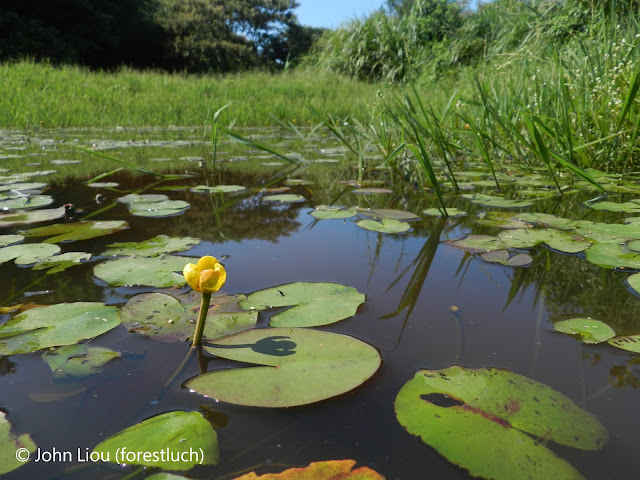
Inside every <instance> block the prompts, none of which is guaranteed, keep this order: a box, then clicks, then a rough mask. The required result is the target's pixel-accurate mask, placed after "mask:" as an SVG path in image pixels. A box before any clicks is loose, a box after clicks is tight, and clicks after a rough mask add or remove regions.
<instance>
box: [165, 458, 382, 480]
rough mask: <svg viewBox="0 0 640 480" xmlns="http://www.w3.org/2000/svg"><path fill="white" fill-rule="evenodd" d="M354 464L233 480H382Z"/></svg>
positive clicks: (333, 463)
mask: <svg viewBox="0 0 640 480" xmlns="http://www.w3.org/2000/svg"><path fill="white" fill-rule="evenodd" d="M355 464H356V461H355V460H326V461H324V462H314V463H311V464H309V466H308V467H303V468H290V469H288V470H285V471H284V472H281V473H265V474H264V475H260V476H258V475H257V474H256V473H255V472H250V473H247V474H245V475H242V476H240V477H237V478H235V479H234V480H349V479H351V480H384V477H383V476H382V475H380V474H379V473H378V472H376V471H375V470H371V469H370V468H369V467H360V468H357V469H355V470H352V468H353V466H354V465H355ZM157 480H161V479H157ZM167 480H170V479H167Z"/></svg>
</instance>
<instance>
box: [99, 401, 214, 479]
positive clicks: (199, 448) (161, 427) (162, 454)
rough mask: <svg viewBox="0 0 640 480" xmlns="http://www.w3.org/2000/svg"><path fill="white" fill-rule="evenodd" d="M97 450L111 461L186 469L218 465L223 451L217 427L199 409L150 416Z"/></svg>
mask: <svg viewBox="0 0 640 480" xmlns="http://www.w3.org/2000/svg"><path fill="white" fill-rule="evenodd" d="M93 451H94V452H97V453H99V454H100V458H108V461H109V462H111V463H118V464H121V465H122V464H129V465H144V466H145V467H159V468H166V469H167V470H182V471H184V470H190V469H191V468H193V467H194V466H196V465H215V464H216V463H218V458H219V455H220V454H219V448H218V437H217V435H216V432H215V430H214V429H213V428H212V427H211V424H210V423H209V422H208V421H207V420H205V419H204V418H203V417H202V415H200V413H198V412H168V413H163V414H161V415H158V416H156V417H152V418H149V419H147V420H145V421H144V422H141V423H137V424H135V425H133V426H131V427H129V428H127V429H125V430H123V431H121V432H120V433H117V434H115V435H113V436H112V437H109V438H107V439H106V440H104V441H103V442H100V443H99V444H98V445H97V446H96V447H95V448H94V449H93ZM192 452H195V453H196V454H195V456H194V455H193V454H192Z"/></svg>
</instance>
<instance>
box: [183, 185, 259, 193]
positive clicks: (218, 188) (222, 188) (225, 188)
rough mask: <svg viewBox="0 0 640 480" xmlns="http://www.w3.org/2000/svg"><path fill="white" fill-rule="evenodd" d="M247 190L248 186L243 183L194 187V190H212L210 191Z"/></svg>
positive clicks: (235, 191) (192, 189) (232, 191)
mask: <svg viewBox="0 0 640 480" xmlns="http://www.w3.org/2000/svg"><path fill="white" fill-rule="evenodd" d="M245 190H246V187H243V186H241V185H216V186H214V187H210V186H208V185H198V186H197V187H192V188H191V191H192V192H210V193H237V192H243V191H245Z"/></svg>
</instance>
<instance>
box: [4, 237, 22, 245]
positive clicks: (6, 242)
mask: <svg viewBox="0 0 640 480" xmlns="http://www.w3.org/2000/svg"><path fill="white" fill-rule="evenodd" d="M22 240H24V237H23V236H22V235H0V247H6V246H7V245H11V244H13V243H19V242H21V241H22Z"/></svg>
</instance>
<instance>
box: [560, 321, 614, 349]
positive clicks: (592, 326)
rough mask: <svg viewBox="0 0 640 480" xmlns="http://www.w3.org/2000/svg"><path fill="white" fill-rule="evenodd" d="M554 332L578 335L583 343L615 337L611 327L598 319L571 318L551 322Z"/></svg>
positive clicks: (597, 341) (598, 341)
mask: <svg viewBox="0 0 640 480" xmlns="http://www.w3.org/2000/svg"><path fill="white" fill-rule="evenodd" d="M553 329H554V330H555V331H556V332H561V333H568V334H570V335H578V336H580V338H581V340H582V341H583V342H584V343H600V342H604V341H606V340H609V339H610V338H613V337H615V335H616V332H614V330H613V328H611V327H610V326H609V325H607V324H606V323H604V322H601V321H600V320H593V319H591V318H571V319H568V320H560V321H558V322H556V323H554V324H553Z"/></svg>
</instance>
